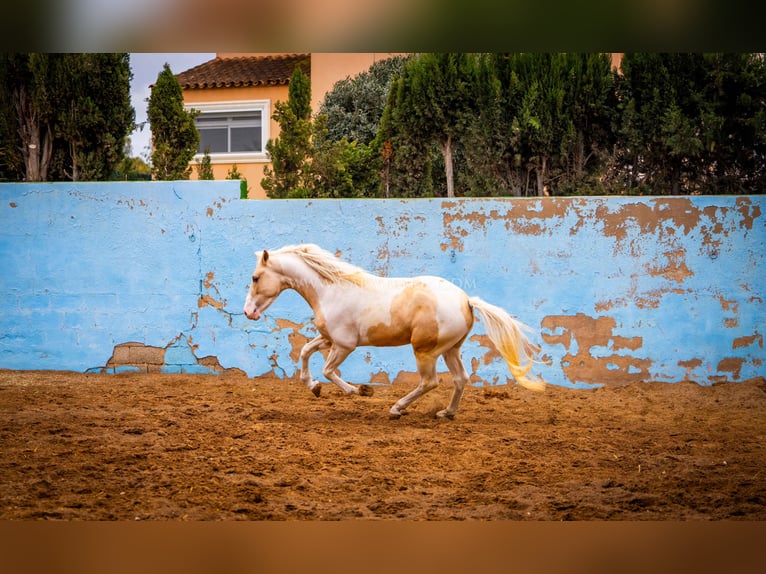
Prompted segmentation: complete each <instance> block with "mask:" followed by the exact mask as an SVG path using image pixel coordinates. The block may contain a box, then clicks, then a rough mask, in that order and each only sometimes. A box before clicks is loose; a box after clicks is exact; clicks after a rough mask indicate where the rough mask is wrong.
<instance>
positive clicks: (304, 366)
mask: <svg viewBox="0 0 766 574" xmlns="http://www.w3.org/2000/svg"><path fill="white" fill-rule="evenodd" d="M330 345H331V343H330V341H328V340H327V339H325V338H324V337H322V336H321V335H320V336H319V337H316V338H314V339H312V340H311V341H309V342H308V343H306V344H305V345H303V348H302V349H301V381H303V383H304V384H305V385H306V386H307V387H308V388H309V390H310V391H311V392H312V393H314V395H315V396H317V397H318V396H319V393H320V392H321V391H322V385H321V384H320V382H319V381H315V380H314V379H313V377H312V376H311V371H310V370H309V359H310V358H311V355H313V354H314V353H315V352H316V351H318V350H319V349H326V348H328V347H329V346H330Z"/></svg>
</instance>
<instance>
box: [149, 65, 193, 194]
mask: <svg viewBox="0 0 766 574" xmlns="http://www.w3.org/2000/svg"><path fill="white" fill-rule="evenodd" d="M147 115H148V118H149V125H150V126H151V130H152V147H153V150H154V151H153V152H152V175H153V176H154V177H155V178H156V179H159V180H176V179H189V175H190V174H191V165H190V162H191V160H192V158H193V157H194V155H195V154H196V153H197V147H198V146H199V131H197V127H196V126H195V125H194V118H195V117H196V116H197V113H196V112H194V111H186V110H185V109H184V106H183V92H182V90H181V84H180V83H179V82H178V79H177V78H176V77H175V75H173V72H172V71H171V70H170V66H168V64H165V66H164V68H163V70H162V71H161V72H160V73H159V75H158V76H157V81H156V82H155V84H154V86H152V92H151V95H150V96H149V107H148V108H147Z"/></svg>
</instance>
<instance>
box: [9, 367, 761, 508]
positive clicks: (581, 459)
mask: <svg viewBox="0 0 766 574" xmlns="http://www.w3.org/2000/svg"><path fill="white" fill-rule="evenodd" d="M410 388H411V386H410V385H409V384H404V383H397V384H394V385H392V386H376V387H375V394H374V395H373V396H372V397H359V396H344V395H342V394H341V393H340V391H339V390H338V389H337V388H335V387H334V386H332V385H329V384H327V385H324V387H323V391H322V395H321V397H320V398H315V397H314V396H313V395H312V394H311V393H310V392H309V391H308V390H307V389H306V388H305V387H304V386H303V385H302V384H301V383H300V382H298V381H293V380H280V379H276V378H258V379H248V378H247V377H245V376H242V375H229V376H201V375H84V374H78V373H69V372H16V371H0V519H2V520H27V519H51V520H173V521H176V520H349V519H388V520H398V519H406V520H466V519H469V520H470V519H473V520H477V519H478V520H497V519H504V520H594V519H598V520H602V519H606V520H723V519H727V520H731V519H734V520H764V519H766V381H765V380H764V379H756V380H751V381H746V382H742V383H729V384H719V385H714V386H712V387H702V386H698V385H696V384H694V383H691V382H688V383H678V384H666V383H635V384H630V385H627V386H614V387H606V388H601V389H598V390H572V389H564V388H560V387H553V386H549V387H548V389H547V390H546V391H545V392H543V393H535V392H531V391H528V390H525V389H523V388H520V387H518V386H515V385H504V386H497V387H470V388H468V389H467V390H466V394H465V396H464V398H463V402H462V404H461V408H460V411H459V412H458V414H457V417H456V418H455V419H454V420H452V421H450V420H442V419H436V418H435V417H434V413H435V412H436V411H437V410H439V409H440V408H443V406H445V405H446V402H447V399H448V397H449V393H450V389H451V385H450V384H449V383H447V382H446V381H445V382H442V384H441V385H440V387H439V388H438V389H437V390H435V391H433V392H432V393H431V394H430V395H428V396H426V397H425V398H424V399H422V400H421V401H419V402H417V403H415V405H413V406H412V407H411V408H410V411H411V412H410V414H409V415H408V416H405V417H402V418H401V419H398V420H391V419H389V417H388V409H389V407H390V406H391V405H392V404H393V403H394V402H395V401H396V400H397V399H398V398H399V397H400V396H402V395H404V394H406V393H407V392H408V391H409V390H410Z"/></svg>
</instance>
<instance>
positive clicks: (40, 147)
mask: <svg viewBox="0 0 766 574" xmlns="http://www.w3.org/2000/svg"><path fill="white" fill-rule="evenodd" d="M14 99H15V102H14V104H15V107H16V117H17V118H18V122H19V134H20V135H21V156H22V158H23V159H24V172H25V173H24V181H46V180H47V179H48V165H49V164H50V160H51V153H52V151H53V136H52V134H51V129H50V126H48V125H46V126H45V127H44V128H43V126H41V125H40V122H39V120H38V116H37V113H36V111H35V109H34V104H33V103H32V101H31V100H30V98H29V97H27V93H26V90H24V89H23V88H22V89H20V90H19V91H17V92H16V93H15V94H14Z"/></svg>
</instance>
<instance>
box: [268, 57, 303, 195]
mask: <svg viewBox="0 0 766 574" xmlns="http://www.w3.org/2000/svg"><path fill="white" fill-rule="evenodd" d="M272 119H273V120H274V121H276V122H277V123H278V124H279V137H277V138H276V139H270V140H269V141H268V142H266V151H267V152H268V154H269V156H270V157H271V166H266V168H265V169H264V177H263V179H262V180H261V185H262V186H263V189H264V190H265V191H266V194H267V195H268V196H269V197H272V198H284V197H295V196H297V197H303V196H306V195H308V193H309V190H310V177H311V176H310V161H311V160H310V158H311V133H312V125H311V84H310V81H309V79H308V77H307V76H306V75H305V74H304V73H303V72H302V71H301V69H300V68H298V67H296V68H295V69H294V70H293V75H292V77H291V78H290V84H289V86H288V98H287V101H286V102H277V103H276V104H274V113H273V114H272Z"/></svg>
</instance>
